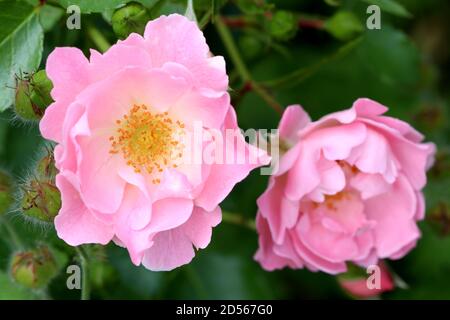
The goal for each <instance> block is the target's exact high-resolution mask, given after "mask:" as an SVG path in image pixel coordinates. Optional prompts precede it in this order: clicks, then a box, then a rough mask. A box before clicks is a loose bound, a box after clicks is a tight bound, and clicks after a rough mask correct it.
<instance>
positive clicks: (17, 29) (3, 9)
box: [0, 0, 43, 111]
mask: <svg viewBox="0 0 450 320" xmlns="http://www.w3.org/2000/svg"><path fill="white" fill-rule="evenodd" d="M42 46H43V30H42V26H41V25H40V23H39V18H38V15H37V10H36V9H35V8H34V7H32V6H30V5H28V4H27V3H25V2H20V1H4V0H3V1H0V57H1V59H0V70H2V72H1V73H0V111H2V110H5V109H6V108H8V107H9V106H11V104H12V103H13V97H14V89H13V88H15V80H16V77H17V75H19V74H21V73H24V72H33V71H35V69H36V68H37V67H38V66H39V63H40V61H41V56H42Z"/></svg>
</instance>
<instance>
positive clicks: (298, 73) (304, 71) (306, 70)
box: [262, 37, 363, 89]
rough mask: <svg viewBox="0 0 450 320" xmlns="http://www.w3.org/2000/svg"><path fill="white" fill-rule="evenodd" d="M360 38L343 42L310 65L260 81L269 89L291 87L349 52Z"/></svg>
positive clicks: (357, 43) (358, 42) (359, 41)
mask: <svg viewBox="0 0 450 320" xmlns="http://www.w3.org/2000/svg"><path fill="white" fill-rule="evenodd" d="M362 39H363V37H360V38H357V39H356V40H353V41H351V42H349V43H347V44H345V45H344V46H342V47H340V48H339V49H338V50H337V51H336V52H335V53H334V54H332V55H330V56H327V57H325V58H323V59H322V60H320V61H318V62H316V63H315V64H313V65H311V66H308V67H302V68H300V69H297V70H295V71H293V72H291V73H289V74H287V75H285V76H283V77H281V78H278V79H274V80H268V81H264V82H262V85H264V86H265V87H268V88H271V89H276V88H280V87H284V88H288V87H292V86H294V85H296V84H298V83H300V82H302V81H304V80H305V79H307V78H309V77H310V76H312V75H313V74H314V73H316V72H317V71H318V70H320V69H321V68H322V67H323V66H325V65H327V64H329V63H331V62H333V61H335V60H338V59H340V58H342V57H344V56H346V55H347V54H349V53H350V52H351V51H352V50H353V49H355V48H356V47H357V46H358V45H359V44H360V43H361V41H362Z"/></svg>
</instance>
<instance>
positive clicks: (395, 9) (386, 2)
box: [362, 0, 412, 18]
mask: <svg viewBox="0 0 450 320" xmlns="http://www.w3.org/2000/svg"><path fill="white" fill-rule="evenodd" d="M362 1H364V2H366V3H368V4H374V5H377V6H379V7H380V9H381V10H383V11H386V12H389V13H391V14H393V15H396V16H399V17H405V18H410V17H411V16H412V15H411V13H410V12H409V11H408V10H406V8H405V7H404V6H403V5H401V4H399V3H398V2H396V1H394V0H362Z"/></svg>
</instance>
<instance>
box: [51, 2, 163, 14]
mask: <svg viewBox="0 0 450 320" xmlns="http://www.w3.org/2000/svg"><path fill="white" fill-rule="evenodd" d="M131 1H137V2H140V3H142V4H143V5H144V6H146V7H147V8H151V7H152V6H153V5H155V4H156V3H157V2H159V1H160V0H95V1H93V0H60V1H59V2H60V4H61V5H62V6H64V7H65V8H67V7H69V6H71V5H76V6H78V7H80V10H81V13H93V12H104V11H108V10H113V9H116V8H117V7H120V6H121V5H124V4H126V3H128V2H131Z"/></svg>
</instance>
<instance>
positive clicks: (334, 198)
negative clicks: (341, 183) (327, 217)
mask: <svg viewBox="0 0 450 320" xmlns="http://www.w3.org/2000/svg"><path fill="white" fill-rule="evenodd" d="M352 197H353V195H352V194H351V193H350V192H348V191H341V192H338V193H336V194H333V195H326V196H325V201H324V202H323V204H324V205H325V206H326V207H327V208H328V209H330V210H333V211H337V210H338V207H339V204H340V202H341V201H348V200H351V199H352Z"/></svg>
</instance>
